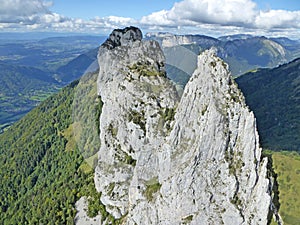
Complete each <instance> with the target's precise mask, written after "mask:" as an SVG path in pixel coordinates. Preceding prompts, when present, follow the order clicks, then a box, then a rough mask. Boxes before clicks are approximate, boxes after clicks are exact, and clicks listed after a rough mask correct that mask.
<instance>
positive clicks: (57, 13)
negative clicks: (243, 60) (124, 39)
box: [0, 0, 300, 39]
mask: <svg viewBox="0 0 300 225" xmlns="http://www.w3.org/2000/svg"><path fill="white" fill-rule="evenodd" d="M0 6H1V8H0V32H30V31H34V32H40V31H42V32H44V31H47V32H64V33H65V32H72V33H87V34H104V35H107V34H109V33H110V32H111V31H112V29H115V28H123V27H126V26H131V25H133V26H137V27H140V28H141V29H142V31H143V32H144V33H146V32H171V33H176V34H204V35H210V36H214V37H218V36H222V35H232V34H240V33H246V34H252V35H265V36H268V37H278V36H285V37H289V38H292V39H300V1H299V0H261V1H258V0H176V1H175V0H103V1H102V0H0Z"/></svg>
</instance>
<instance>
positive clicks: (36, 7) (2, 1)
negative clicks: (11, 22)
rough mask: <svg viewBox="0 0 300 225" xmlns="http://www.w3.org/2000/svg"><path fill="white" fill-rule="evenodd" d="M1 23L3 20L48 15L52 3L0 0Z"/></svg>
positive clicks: (29, 0)
mask: <svg viewBox="0 0 300 225" xmlns="http://www.w3.org/2000/svg"><path fill="white" fill-rule="evenodd" d="M0 5H1V8H0V21H1V20H2V18H5V19H8V18H11V19H13V18H20V17H26V16H32V15H35V14H40V13H48V12H49V7H50V6H51V5H52V2H46V1H42V0H0Z"/></svg>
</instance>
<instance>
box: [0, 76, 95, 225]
mask: <svg viewBox="0 0 300 225" xmlns="http://www.w3.org/2000/svg"><path fill="white" fill-rule="evenodd" d="M96 77H97V74H88V75H86V76H85V77H84V79H83V80H82V81H80V82H78V81H77V82H73V83H72V84H70V85H69V86H67V87H66V88H63V89H62V90H61V91H60V92H59V93H58V94H55V95H53V96H52V97H50V98H48V99H47V100H45V101H44V102H43V103H42V104H40V105H39V106H38V107H37V108H35V109H33V110H32V111H31V112H30V113H28V114H27V115H26V116H24V117H23V118H22V119H21V120H20V121H18V122H16V123H15V124H14V125H13V126H11V127H10V128H9V129H8V130H7V131H5V132H4V133H3V134H1V135H0V177H2V179H1V182H0V190H1V196H0V214H1V217H0V224H5V225H6V224H7V225H8V224H73V223H74V217H75V213H76V210H75V208H74V207H75V202H76V201H77V200H78V199H79V198H80V197H81V196H84V195H89V196H93V195H97V194H96V191H95V188H94V183H93V173H92V167H91V166H93V163H92V161H90V160H92V159H87V158H88V157H90V156H91V155H93V154H94V153H95V151H97V150H98V148H99V141H98V133H97V132H96V131H97V128H96V126H99V123H98V122H97V121H98V120H97V119H96V118H97V117H98V115H99V113H100V111H101V101H99V99H98V97H97V95H96V80H95V79H96ZM87 96H88V97H87ZM85 106H87V107H85ZM74 109H76V110H75V111H74ZM77 114H78V115H79V114H80V115H84V116H86V117H81V118H80V119H78V118H79V117H78V116H76V115H77ZM81 119H82V120H83V119H84V124H83V122H82V120H81ZM97 124H98V125H97ZM77 129H78V130H77ZM76 132H77V134H78V132H80V135H79V136H78V137H77V136H74V133H76ZM87 134H88V135H87ZM93 134H94V135H95V137H94V138H93ZM78 146H79V147H78ZM88 146H90V147H88ZM91 146H92V148H91ZM87 147H88V149H89V151H88V152H83V151H84V149H87ZM84 159H87V161H85V160H84ZM91 207H92V205H91ZM91 212H92V208H91Z"/></svg>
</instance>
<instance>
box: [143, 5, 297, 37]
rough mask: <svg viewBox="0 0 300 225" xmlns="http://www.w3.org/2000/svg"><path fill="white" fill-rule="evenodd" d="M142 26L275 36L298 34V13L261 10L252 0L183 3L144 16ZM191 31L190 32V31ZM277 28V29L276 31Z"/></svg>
mask: <svg viewBox="0 0 300 225" xmlns="http://www.w3.org/2000/svg"><path fill="white" fill-rule="evenodd" d="M140 22H141V24H142V25H144V26H149V27H155V28H158V27H160V28H161V29H163V28H170V27H173V28H174V29H176V28H177V27H181V28H183V30H195V28H197V29H198V30H199V31H200V30H203V31H205V30H206V31H207V32H210V33H215V34H217V33H222V32H223V34H224V33H225V32H226V31H229V33H230V31H231V33H236V31H239V32H240V33H257V34H258V33H259V34H266V33H268V32H274V29H277V30H276V32H277V33H276V34H278V33H283V34H287V33H289V32H285V31H286V30H289V31H290V32H291V34H293V37H294V36H295V33H298V34H299V30H297V29H299V28H300V11H286V10H269V11H261V10H259V9H258V8H257V5H256V3H255V2H254V1H253V0H183V1H181V2H178V3H175V4H174V6H173V7H172V8H171V9H170V10H162V11H158V12H154V13H152V14H150V15H147V16H144V17H142V19H141V21H140ZM191 28H192V29H191ZM278 28H280V30H278Z"/></svg>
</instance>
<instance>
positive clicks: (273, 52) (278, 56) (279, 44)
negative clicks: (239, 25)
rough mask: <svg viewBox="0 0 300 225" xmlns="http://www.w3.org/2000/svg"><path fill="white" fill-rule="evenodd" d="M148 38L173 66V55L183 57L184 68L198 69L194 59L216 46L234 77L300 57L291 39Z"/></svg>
mask: <svg viewBox="0 0 300 225" xmlns="http://www.w3.org/2000/svg"><path fill="white" fill-rule="evenodd" d="M146 38H148V39H155V40H157V41H158V42H159V43H161V45H162V47H163V48H164V51H165V52H167V54H166V58H167V63H169V64H171V65H172V64H174V63H173V61H172V59H173V58H174V54H175V55H177V56H180V55H182V56H183V57H178V58H180V59H181V65H183V64H184V65H185V66H184V67H189V68H195V62H196V60H195V59H194V58H196V57H197V55H198V54H199V52H201V51H203V50H205V49H209V48H211V47H214V48H216V49H217V50H218V56H219V57H221V58H222V59H223V60H224V61H225V62H227V63H228V64H229V66H230V70H231V72H232V75H233V76H239V75H242V74H244V73H246V72H248V71H251V70H253V69H256V68H263V67H267V68H272V67H275V66H278V65H281V64H284V63H287V62H289V61H291V60H293V59H295V58H297V57H300V42H299V41H294V40H290V39H288V38H266V37H257V36H251V35H245V34H241V35H233V36H223V37H220V38H212V37H209V36H204V35H173V34H169V33H151V34H148V35H146ZM178 46H181V47H182V48H179V47H178ZM191 46H192V47H191ZM174 48H175V49H176V50H174ZM185 48H188V49H190V48H192V49H193V52H194V53H195V54H194V55H193V54H192V55H190V56H189V57H185V56H186V53H185V52H186V49H185ZM170 49H173V50H170ZM168 52H171V54H168ZM170 59H171V62H170ZM172 66H174V65H172ZM179 69H181V70H182V68H179ZM183 71H184V70H183ZM184 72H187V71H184ZM171 76H174V75H173V74H171Z"/></svg>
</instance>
